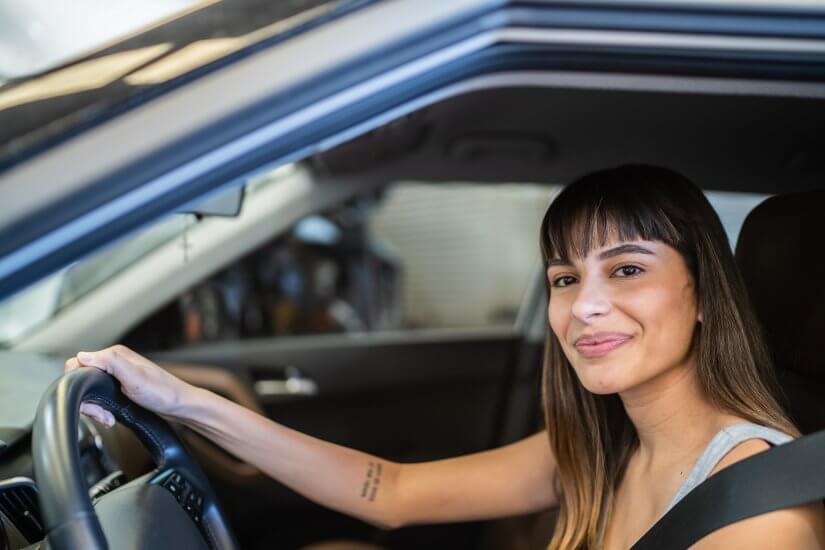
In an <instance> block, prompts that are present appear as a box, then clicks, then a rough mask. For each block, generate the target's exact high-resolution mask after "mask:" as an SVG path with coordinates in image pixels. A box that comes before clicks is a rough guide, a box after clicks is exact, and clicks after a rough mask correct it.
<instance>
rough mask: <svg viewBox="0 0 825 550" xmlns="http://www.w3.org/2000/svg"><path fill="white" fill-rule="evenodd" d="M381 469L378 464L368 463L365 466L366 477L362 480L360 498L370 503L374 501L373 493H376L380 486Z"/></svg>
mask: <svg viewBox="0 0 825 550" xmlns="http://www.w3.org/2000/svg"><path fill="white" fill-rule="evenodd" d="M382 472H383V468H382V467H381V463H380V462H370V463H369V464H368V465H367V477H366V479H364V484H363V485H361V498H365V499H367V500H369V501H370V502H372V501H374V500H375V493H377V492H378V487H379V486H380V485H381V474H382Z"/></svg>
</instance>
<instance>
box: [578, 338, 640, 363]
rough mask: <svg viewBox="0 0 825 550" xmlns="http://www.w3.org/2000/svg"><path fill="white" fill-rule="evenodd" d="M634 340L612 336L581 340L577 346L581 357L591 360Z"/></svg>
mask: <svg viewBox="0 0 825 550" xmlns="http://www.w3.org/2000/svg"><path fill="white" fill-rule="evenodd" d="M631 338H633V337H632V336H629V335H626V334H624V335H611V336H605V337H601V338H580V339H579V340H578V341H577V342H576V344H575V346H576V349H577V350H578V351H579V353H580V354H581V355H583V356H584V357H587V358H588V359H591V358H593V357H602V356H604V355H607V354H608V353H610V352H611V351H613V350H614V349H616V348H618V347H620V346H622V345H623V344H625V343H627V342H629V341H630V339H631Z"/></svg>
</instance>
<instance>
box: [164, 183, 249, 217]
mask: <svg viewBox="0 0 825 550" xmlns="http://www.w3.org/2000/svg"><path fill="white" fill-rule="evenodd" d="M243 198H244V186H243V185H239V186H236V187H230V188H229V189H225V190H223V191H219V192H217V193H215V194H213V195H210V196H209V197H208V198H206V199H205V200H204V201H202V202H193V203H190V204H188V205H186V206H184V207H182V208H180V209H179V210H176V212H178V213H182V214H195V215H196V216H224V217H229V218H234V217H236V216H237V215H238V214H240V213H241V206H242V204H243Z"/></svg>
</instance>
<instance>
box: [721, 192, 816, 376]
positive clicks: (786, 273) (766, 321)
mask: <svg viewBox="0 0 825 550" xmlns="http://www.w3.org/2000/svg"><path fill="white" fill-rule="evenodd" d="M824 240H825V191H814V192H808V193H797V194H791V195H780V196H776V197H771V198H769V199H767V200H766V201H765V202H763V203H762V204H760V205H759V206H757V207H756V208H755V209H754V210H753V211H752V212H751V213H750V214H749V215H748V217H747V219H746V220H745V224H744V225H743V226H742V231H741V233H740V235H739V242H738V243H737V246H736V260H737V262H738V263H739V267H740V268H741V270H742V275H743V276H744V278H745V284H746V285H747V287H748V293H749V295H750V298H751V301H752V302H753V305H754V307H755V308H756V313H757V315H758V317H759V320H760V321H761V322H762V325H763V326H764V327H765V330H766V332H767V338H768V344H769V346H770V348H771V351H772V353H773V356H774V361H775V362H776V366H777V368H779V369H786V370H789V371H792V372H794V373H796V374H798V375H802V376H805V377H807V378H810V379H814V380H818V381H825V353H823V346H825V246H824V245H823V244H824V243H823V241H824Z"/></svg>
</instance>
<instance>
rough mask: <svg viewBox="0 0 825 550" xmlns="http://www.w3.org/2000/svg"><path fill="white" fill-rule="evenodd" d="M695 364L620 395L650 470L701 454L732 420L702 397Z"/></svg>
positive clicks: (644, 461) (680, 368) (639, 454)
mask: <svg viewBox="0 0 825 550" xmlns="http://www.w3.org/2000/svg"><path fill="white" fill-rule="evenodd" d="M695 373H696V368H695V364H694V362H693V361H690V362H688V363H686V364H684V365H680V366H678V367H675V368H673V369H669V370H668V371H666V372H664V373H662V374H660V375H659V376H657V377H656V378H655V379H652V380H649V381H648V382H646V383H645V384H643V385H642V386H639V387H636V388H633V389H632V390H629V391H627V392H622V393H621V398H622V402H623V403H624V407H625V411H627V415H628V416H629V417H630V420H631V422H633V425H634V426H635V428H636V432H637V434H638V436H639V449H638V456H639V458H640V459H641V460H642V463H644V464H646V465H647V466H648V467H650V468H655V467H656V466H657V465H658V466H664V467H667V466H669V465H670V464H672V463H674V462H677V461H680V460H681V459H684V458H687V457H691V456H692V455H693V454H695V453H698V452H699V451H700V450H701V449H702V448H704V446H705V445H706V444H707V442H708V440H709V439H710V438H711V437H713V435H714V434H715V433H716V432H717V431H718V430H719V429H721V428H722V427H723V426H724V425H725V424H727V423H728V422H729V421H730V420H731V419H732V417H730V416H729V415H725V414H722V413H720V412H719V411H718V410H717V409H715V408H714V407H713V406H711V404H710V403H708V402H707V400H706V399H705V398H704V396H703V395H702V391H701V389H700V388H699V385H698V383H697V379H696V374H695Z"/></svg>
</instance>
